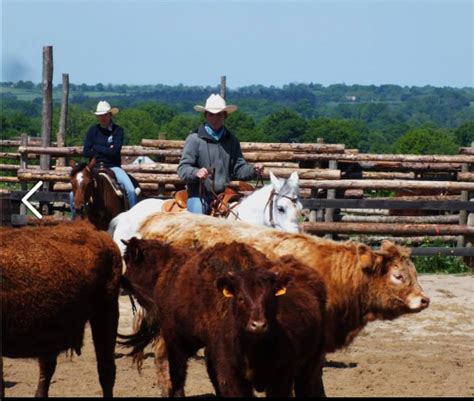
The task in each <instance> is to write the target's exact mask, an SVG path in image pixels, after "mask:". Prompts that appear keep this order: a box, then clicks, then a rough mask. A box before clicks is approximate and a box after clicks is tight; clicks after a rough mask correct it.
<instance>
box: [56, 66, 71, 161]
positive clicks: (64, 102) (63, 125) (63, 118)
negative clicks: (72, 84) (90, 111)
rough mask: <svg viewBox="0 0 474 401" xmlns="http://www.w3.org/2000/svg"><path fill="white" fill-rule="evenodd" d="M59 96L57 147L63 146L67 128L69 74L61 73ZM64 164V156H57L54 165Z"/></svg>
mask: <svg viewBox="0 0 474 401" xmlns="http://www.w3.org/2000/svg"><path fill="white" fill-rule="evenodd" d="M62 89H63V90H62V96H61V114H60V117H59V131H58V134H57V137H56V141H57V144H58V147H63V146H65V142H66V141H65V139H66V129H67V112H68V97H69V74H63V87H62ZM65 165H66V158H65V157H58V158H57V159H56V167H64V166H65Z"/></svg>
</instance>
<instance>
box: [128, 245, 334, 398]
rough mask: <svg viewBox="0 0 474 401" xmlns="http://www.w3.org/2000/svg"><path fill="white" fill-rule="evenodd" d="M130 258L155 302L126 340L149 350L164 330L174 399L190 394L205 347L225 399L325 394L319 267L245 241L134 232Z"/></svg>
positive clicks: (146, 302)
mask: <svg viewBox="0 0 474 401" xmlns="http://www.w3.org/2000/svg"><path fill="white" fill-rule="evenodd" d="M124 258H125V261H126V263H127V271H126V273H125V277H126V279H127V280H129V282H130V284H131V286H130V287H131V292H132V293H135V295H136V297H137V299H138V301H139V302H140V304H141V305H142V306H143V307H144V308H145V309H147V315H146V318H145V319H144V320H142V324H141V327H140V330H139V331H138V332H137V333H136V334H134V335H132V336H123V337H125V338H128V340H127V341H125V342H124V344H125V345H128V346H129V347H134V350H133V351H132V354H133V355H135V356H139V355H140V354H142V352H143V349H144V347H145V346H146V345H147V344H148V343H149V342H151V340H152V339H153V338H154V337H155V335H156V333H157V331H158V329H159V330H160V333H161V334H162V336H163V338H164V341H165V343H166V348H167V350H168V358H169V372H170V376H171V383H172V387H171V389H170V392H169V395H170V396H184V382H185V377H186V365H187V359H188V358H189V357H190V356H191V355H193V354H195V353H196V351H197V350H198V349H199V348H202V347H206V359H207V368H208V373H209V376H210V378H211V381H212V383H213V385H214V387H215V389H216V394H217V395H218V396H240V397H243V396H245V397H249V396H252V394H253V389H256V390H257V391H265V392H266V394H267V395H268V396H284V397H288V396H290V395H291V394H292V391H293V388H294V389H295V394H296V395H298V396H316V395H321V394H322V381H321V365H320V364H321V355H322V351H323V349H322V344H323V338H322V336H323V326H324V309H325V288H324V285H323V284H322V281H321V279H320V277H319V274H318V273H316V272H315V271H314V270H312V269H310V268H308V267H306V266H304V265H302V264H300V263H298V262H296V261H295V260H294V259H293V258H292V257H285V258H282V259H281V260H279V261H274V262H270V261H269V260H268V259H267V258H266V257H265V256H264V255H263V254H261V253H260V252H258V251H256V250H255V249H253V248H252V247H250V246H248V245H244V244H237V243H230V244H216V245H215V246H213V247H210V248H209V249H206V250H203V251H196V250H189V249H179V250H176V249H174V248H173V247H171V246H169V245H166V244H164V243H162V242H161V241H152V240H151V241H146V240H138V239H136V238H132V239H131V240H130V243H129V245H128V247H127V250H126V252H125V255H124ZM286 287H287V288H286Z"/></svg>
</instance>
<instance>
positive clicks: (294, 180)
mask: <svg viewBox="0 0 474 401" xmlns="http://www.w3.org/2000/svg"><path fill="white" fill-rule="evenodd" d="M298 179H299V177H298V172H297V171H293V172H292V173H291V175H290V178H288V181H289V182H291V183H292V184H293V185H294V186H296V185H298Z"/></svg>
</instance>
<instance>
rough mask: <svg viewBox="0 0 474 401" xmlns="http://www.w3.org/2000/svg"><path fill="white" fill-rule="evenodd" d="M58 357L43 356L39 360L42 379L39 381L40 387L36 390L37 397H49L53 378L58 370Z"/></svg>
mask: <svg viewBox="0 0 474 401" xmlns="http://www.w3.org/2000/svg"><path fill="white" fill-rule="evenodd" d="M57 357H58V355H57V354H53V355H46V356H41V357H39V358H38V362H39V368H40V377H39V381H38V387H37V388H36V393H35V397H41V398H45V397H48V393H49V385H50V384H51V378H52V377H53V374H54V371H55V370H56V360H57Z"/></svg>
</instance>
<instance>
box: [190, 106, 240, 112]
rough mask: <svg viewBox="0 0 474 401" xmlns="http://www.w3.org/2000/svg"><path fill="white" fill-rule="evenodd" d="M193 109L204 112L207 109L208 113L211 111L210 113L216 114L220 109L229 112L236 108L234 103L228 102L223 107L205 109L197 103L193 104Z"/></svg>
mask: <svg viewBox="0 0 474 401" xmlns="http://www.w3.org/2000/svg"><path fill="white" fill-rule="evenodd" d="M194 110H196V111H198V112H199V113H204V112H205V111H208V112H209V113H212V114H217V113H220V112H221V111H226V112H227V113H228V114H230V113H233V112H234V111H236V110H237V106H236V105H235V104H229V105H227V106H226V107H224V108H219V109H212V108H209V109H206V108H205V107H204V106H201V105H199V104H197V105H196V106H194Z"/></svg>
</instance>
